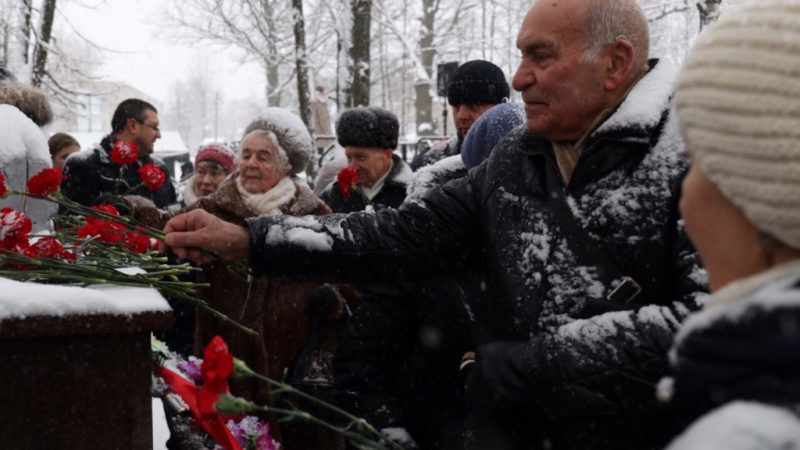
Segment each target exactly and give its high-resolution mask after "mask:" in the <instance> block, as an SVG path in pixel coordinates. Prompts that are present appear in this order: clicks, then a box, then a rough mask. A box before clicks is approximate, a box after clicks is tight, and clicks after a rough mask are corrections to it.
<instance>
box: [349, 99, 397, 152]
mask: <svg viewBox="0 0 800 450" xmlns="http://www.w3.org/2000/svg"><path fill="white" fill-rule="evenodd" d="M399 133H400V123H399V122H398V121H397V116H395V115H394V113H393V112H391V111H387V110H385V109H382V108H376V107H374V106H368V107H361V108H354V109H349V110H347V111H345V112H343V113H342V115H341V116H340V117H339V121H338V123H337V124H336V136H337V138H338V140H339V145H341V146H342V147H347V146H348V145H353V146H356V147H379V148H391V149H394V148H395V147H397V137H398V135H399Z"/></svg>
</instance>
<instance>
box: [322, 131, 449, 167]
mask: <svg viewBox="0 0 800 450" xmlns="http://www.w3.org/2000/svg"><path fill="white" fill-rule="evenodd" d="M449 138H450V136H441V135H426V136H417V137H416V139H413V140H407V139H401V140H400V142H398V144H397V150H399V151H400V155H401V156H402V157H403V160H404V161H407V162H410V161H411V160H412V159H414V157H415V156H417V155H418V154H420V153H422V152H424V151H426V150H428V149H429V148H431V147H433V146H434V145H436V144H438V143H439V142H441V141H444V140H446V139H449ZM332 139H336V136H333V135H320V136H315V137H314V143H315V144H316V146H317V148H321V149H323V150H321V154H320V160H322V159H323V158H322V157H324V156H325V152H326V151H327V150H328V149H327V148H326V147H328V145H329V143H330V141H331V140H332ZM323 144H324V145H323Z"/></svg>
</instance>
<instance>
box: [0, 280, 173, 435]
mask: <svg viewBox="0 0 800 450" xmlns="http://www.w3.org/2000/svg"><path fill="white" fill-rule="evenodd" d="M11 283H13V282H11ZM6 284H8V283H7V282H6V281H4V282H3V283H2V285H0V289H3V288H4V287H6ZM19 284H20V285H23V284H24V285H28V286H25V289H26V290H28V291H27V292H23V293H21V294H24V295H30V296H35V295H36V290H35V289H34V291H33V293H31V292H30V291H29V289H30V283H19ZM50 288H51V287H44V288H43V289H50ZM69 289H70V291H69V292H70V295H72V294H75V295H78V296H79V291H92V292H91V294H92V295H94V296H96V295H97V292H98V291H97V290H91V289H78V288H69ZM148 291H149V292H148ZM63 292H66V291H63ZM137 292H139V293H140V294H145V296H150V297H151V298H150V299H149V300H148V301H149V303H147V304H146V305H145V307H144V308H142V305H141V304H139V307H136V308H132V310H130V309H129V310H126V308H125V304H126V301H127V302H128V304H130V302H136V301H137V296H136V293H137ZM102 293H103V295H105V296H107V297H108V304H107V305H101V306H99V307H98V306H97V304H96V303H97V302H96V301H95V302H94V303H92V304H91V305H92V306H89V307H87V308H86V310H85V311H81V310H80V308H79V307H78V308H72V309H73V310H72V311H67V312H64V311H63V309H70V308H60V309H59V308H56V311H55V314H53V313H52V312H48V311H45V310H46V308H41V307H40V308H33V311H32V312H31V311H29V312H26V313H25V314H22V315H19V314H16V315H15V314H8V313H7V314H5V316H3V314H0V411H2V418H0V449H53V448H58V449H90V448H91V449H151V448H152V418H151V394H150V385H151V372H152V363H151V354H150V332H151V331H152V330H157V329H165V328H168V327H170V326H172V312H171V311H170V310H169V307H168V306H165V307H161V306H157V307H156V308H155V310H152V309H151V310H146V309H147V307H148V306H149V305H152V304H153V302H152V300H153V299H152V297H153V295H156V296H158V294H157V293H156V292H155V291H154V290H152V289H134V288H120V290H119V292H115V290H114V289H113V288H109V287H104V289H102ZM42 295H43V296H45V297H47V296H52V295H53V294H52V292H51V291H47V292H45V291H43V294H42ZM9 297H13V293H8V292H6V293H3V294H2V295H0V312H2V310H3V306H7V305H3V298H9ZM159 297H160V296H159ZM162 300H163V299H162ZM76 301H80V299H77V298H76ZM9 303H11V304H12V306H15V307H17V309H20V308H19V304H20V303H19V302H18V301H17V302H16V303H14V302H13V301H12V300H9ZM163 303H164V305H166V301H164V302H163ZM155 304H156V305H158V303H157V302H156V303H155ZM109 305H112V306H113V307H112V306H109ZM114 305H116V306H114ZM6 309H7V310H12V311H13V309H10V308H6ZM37 309H38V310H39V311H37Z"/></svg>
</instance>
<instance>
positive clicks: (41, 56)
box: [31, 0, 56, 87]
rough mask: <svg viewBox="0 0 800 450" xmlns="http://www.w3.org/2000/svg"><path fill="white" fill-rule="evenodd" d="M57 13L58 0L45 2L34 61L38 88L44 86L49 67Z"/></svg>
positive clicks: (35, 79)
mask: <svg viewBox="0 0 800 450" xmlns="http://www.w3.org/2000/svg"><path fill="white" fill-rule="evenodd" d="M55 12H56V0H44V4H43V5H42V26H41V28H40V30H41V31H40V32H39V41H38V42H37V43H36V49H35V50H34V52H33V53H34V59H33V77H32V79H31V81H32V83H33V85H34V86H36V87H40V86H41V85H42V80H43V79H44V75H45V69H46V66H47V49H48V47H49V46H50V36H51V35H52V31H53V17H54V16H55Z"/></svg>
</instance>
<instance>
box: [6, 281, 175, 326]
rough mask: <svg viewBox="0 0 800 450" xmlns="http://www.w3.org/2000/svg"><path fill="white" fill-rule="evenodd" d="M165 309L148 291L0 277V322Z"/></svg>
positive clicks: (158, 297) (155, 294) (157, 296)
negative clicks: (21, 280) (56, 283)
mask: <svg viewBox="0 0 800 450" xmlns="http://www.w3.org/2000/svg"><path fill="white" fill-rule="evenodd" d="M169 310H170V307H169V304H168V303H167V301H166V300H165V299H164V297H162V296H161V294H159V293H158V291H156V290H155V289H152V288H139V287H128V286H117V285H95V286H90V287H87V288H83V287H76V286H62V285H52V284H40V283H32V282H20V281H14V280H9V279H7V278H0V321H3V320H5V319H12V318H13V319H25V318H26V317H31V316H58V317H61V316H67V315H73V314H81V315H86V314H89V315H91V314H113V315H131V314H136V313H141V312H145V311H169Z"/></svg>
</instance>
